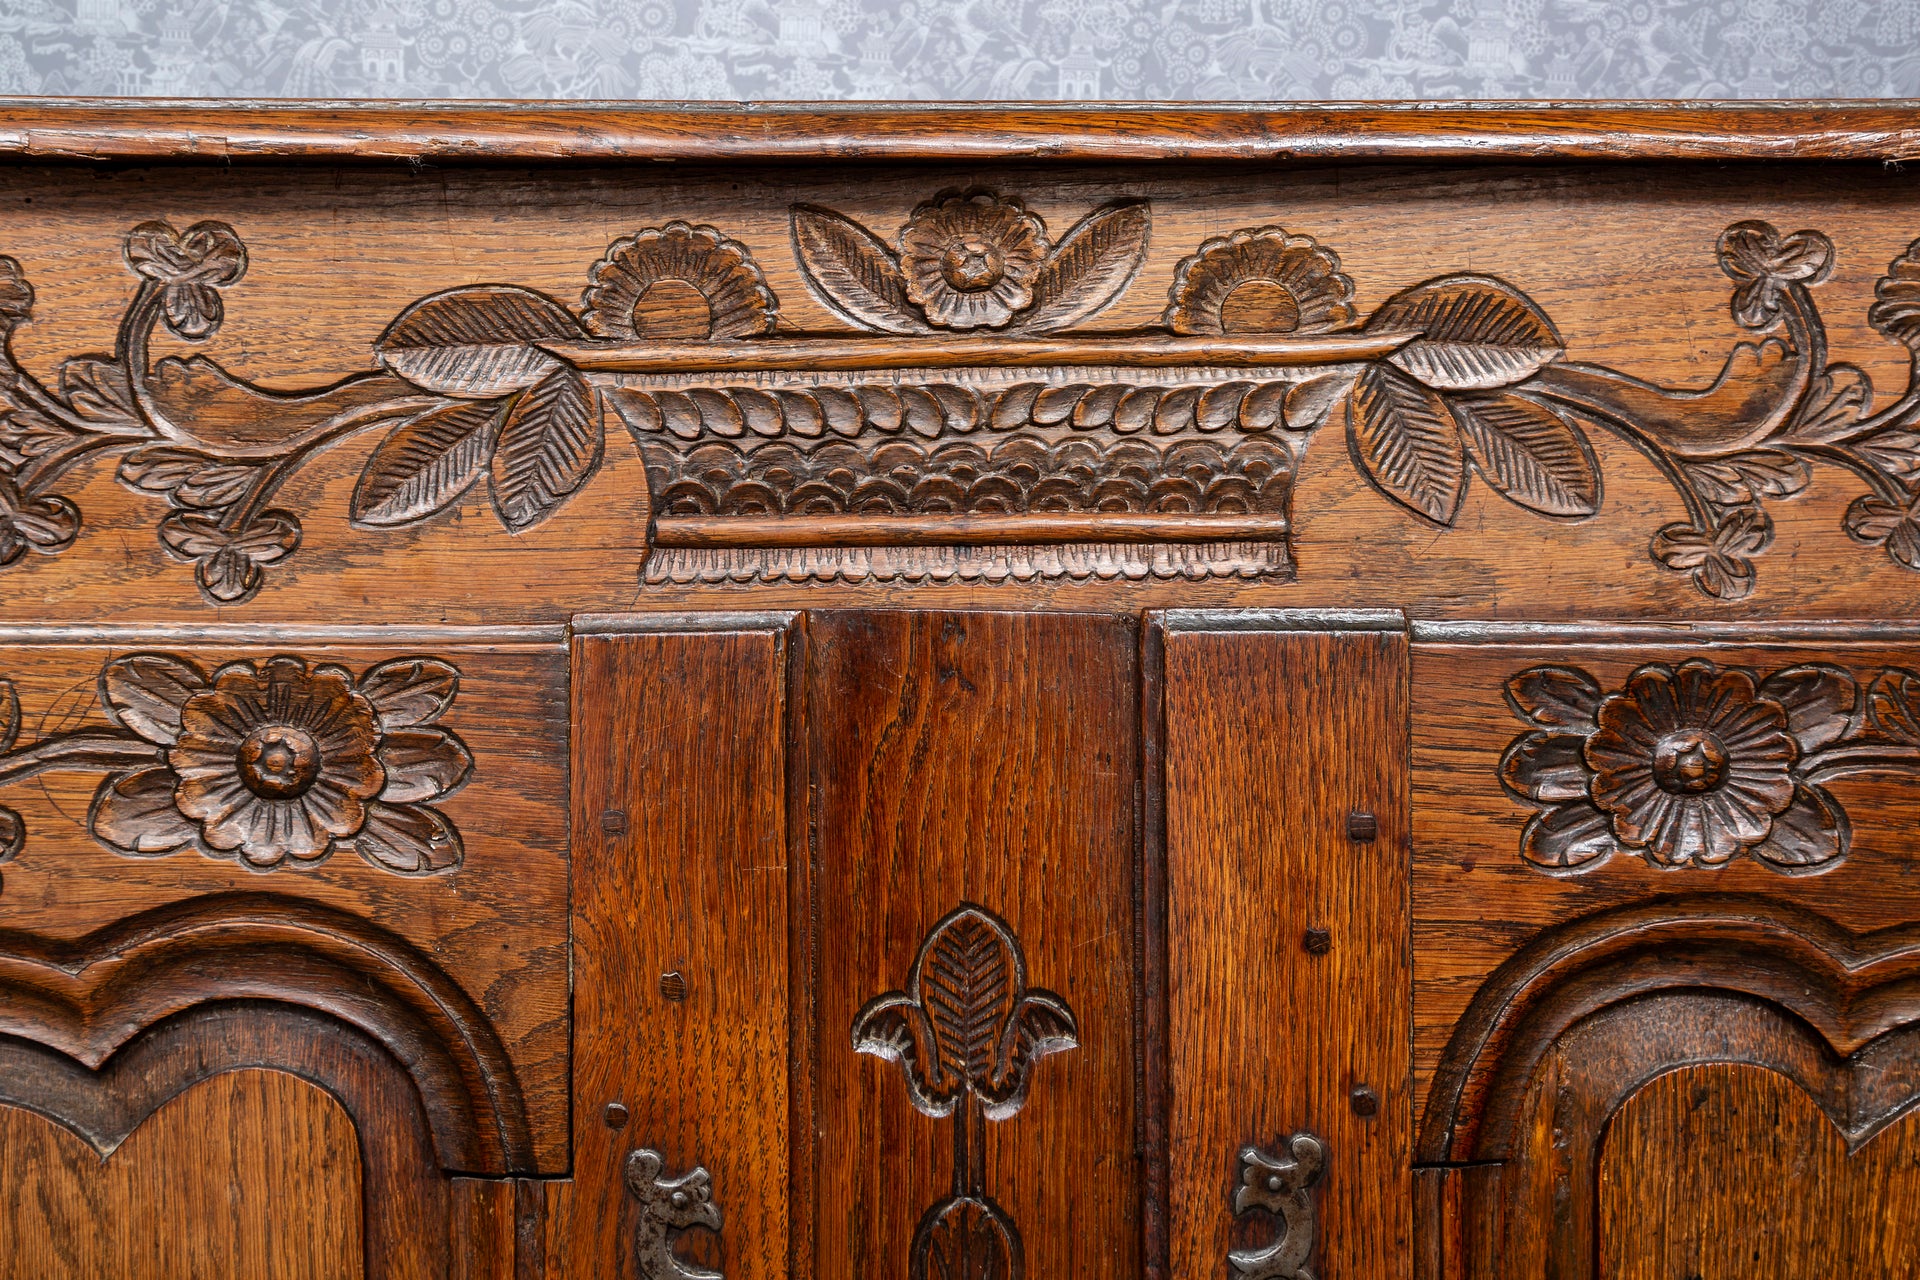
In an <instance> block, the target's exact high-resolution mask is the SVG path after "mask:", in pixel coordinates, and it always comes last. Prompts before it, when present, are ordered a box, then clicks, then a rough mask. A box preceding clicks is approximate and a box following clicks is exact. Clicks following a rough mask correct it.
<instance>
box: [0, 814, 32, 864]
mask: <svg viewBox="0 0 1920 1280" xmlns="http://www.w3.org/2000/svg"><path fill="white" fill-rule="evenodd" d="M26 843H27V824H26V823H25V822H23V821H21V819H20V815H19V814H17V813H15V812H14V811H13V810H11V809H9V808H7V807H6V806H5V805H0V862H7V861H9V860H11V859H12V858H13V857H14V856H15V855H16V854H18V853H19V852H20V850H21V849H22V848H23V847H24V846H25V845H26Z"/></svg>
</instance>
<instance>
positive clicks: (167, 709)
mask: <svg viewBox="0 0 1920 1280" xmlns="http://www.w3.org/2000/svg"><path fill="white" fill-rule="evenodd" d="M206 687H207V675H206V672H204V671H202V670H200V668H198V667H196V666H194V665H193V664H192V663H190V662H188V661H186V660H185V659H184V658H176V657H174V656H173V655H171V654H166V653H131V654H128V655H127V656H126V657H124V658H115V659H114V660H113V661H112V662H109V663H108V664H107V665H106V667H105V668H104V669H103V670H102V671H101V672H100V701H101V703H102V704H103V705H104V706H105V707H106V710H107V715H108V716H109V717H110V718H111V719H112V720H113V722H114V723H115V724H118V725H122V726H124V727H126V728H128V729H131V730H133V731H134V732H135V733H137V734H139V735H140V736H141V737H143V738H145V739H146V740H147V741H148V742H151V743H155V744H157V745H159V746H163V747H170V746H172V745H173V744H174V743H175V742H178V741H179V739H180V709H181V708H182V707H184V706H186V705H187V699H189V698H191V697H192V696H193V695H194V694H196V693H199V692H200V691H201V690H203V689H205V688H206Z"/></svg>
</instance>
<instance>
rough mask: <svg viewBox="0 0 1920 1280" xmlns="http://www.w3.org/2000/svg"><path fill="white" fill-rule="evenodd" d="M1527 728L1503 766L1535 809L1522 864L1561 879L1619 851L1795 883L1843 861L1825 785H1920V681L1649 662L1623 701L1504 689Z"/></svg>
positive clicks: (1569, 670) (1821, 670) (1560, 670)
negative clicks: (1768, 874) (1781, 876)
mask: <svg viewBox="0 0 1920 1280" xmlns="http://www.w3.org/2000/svg"><path fill="white" fill-rule="evenodd" d="M1506 696H1507V703H1508V705H1509V706H1510V707H1512V709H1513V712H1514V714H1515V715H1517V716H1519V717H1520V719H1521V720H1522V721H1524V722H1525V723H1526V724H1527V725H1528V726H1529V729H1528V731H1527V732H1525V733H1522V734H1520V735H1519V736H1517V737H1515V738H1514V740H1513V741H1512V742H1511V743H1510V744H1509V745H1508V747H1507V749H1506V751H1505V753H1504V754H1503V755H1502V756H1501V758H1500V780H1501V783H1502V785H1504V786H1505V787H1506V789H1507V790H1508V792H1510V793H1511V794H1513V795H1514V796H1516V797H1518V798H1520V799H1522V800H1524V801H1526V802H1528V803H1529V804H1531V805H1533V806H1535V807H1536V808H1537V809H1538V812H1537V813H1536V814H1535V815H1534V816H1533V817H1532V818H1530V819H1529V820H1528V821H1527V825H1526V827H1525V829H1524V830H1523V831H1522V832H1521V836H1520V853H1521V856H1522V857H1524V858H1525V859H1526V860H1527V861H1528V862H1529V863H1531V864H1532V865H1533V866H1535V867H1538V868H1539V869H1541V870H1542V871H1546V872H1549V873H1553V874H1579V873H1582V872H1586V871H1591V870H1593V869H1594V868H1596V867H1598V866H1599V865H1600V864H1601V863H1602V862H1604V861H1605V860H1606V859H1607V858H1608V857H1609V856H1610V855H1612V854H1613V853H1615V852H1617V851H1619V850H1622V849H1624V850H1628V851H1630V852H1634V853H1638V854H1640V855H1641V856H1642V857H1644V858H1645V859H1646V860H1647V862H1648V864H1649V865H1652V866H1656V867H1678V866H1696V867H1716V866H1723V865H1725V864H1726V863H1727V862H1730V861H1732V860H1733V859H1735V858H1737V857H1740V856H1741V855H1745V856H1747V857H1750V858H1752V859H1754V860H1755V861H1756V862H1758V863H1760V864H1761V865H1762V866H1765V867H1769V868H1771V869H1773V870H1775V871H1780V872H1784V873H1788V874H1805V873H1809V872H1818V871H1822V870H1826V869H1828V868H1831V867H1833V866H1835V865H1837V864H1838V863H1839V862H1840V860H1841V859H1842V858H1844V857H1845V856H1846V853H1847V848H1848V845H1849V843H1850V841H1851V839H1852V825H1851V823H1850V822H1849V821H1848V818H1847V813H1846V810H1845V809H1844V808H1843V807H1842V806H1841V804H1840V802H1839V800H1838V799H1837V798H1836V797H1835V796H1834V795H1833V793H1832V792H1831V791H1829V790H1828V789H1827V787H1826V786H1825V784H1826V783H1828V782H1830V781H1832V780H1833V779H1836V778H1843V777H1847V776H1849V775H1852V774H1861V773H1879V774H1907V775H1912V774H1915V773H1920V674H1916V673H1915V672H1912V671H1908V670H1905V669H1904V668H1898V667H1889V668H1885V669H1882V670H1880V671H1876V672H1874V673H1872V674H1871V675H1868V676H1865V677H1864V678H1862V677H1856V676H1855V675H1854V674H1853V673H1851V672H1849V671H1846V670H1843V669H1841V668H1839V667H1836V666H1831V665H1827V664H1821V663H1808V664H1802V665H1799V666H1793V667H1787V668H1784V669H1782V670H1779V671H1774V672H1771V673H1768V674H1766V675H1765V676H1764V677H1763V676H1762V675H1761V674H1760V673H1759V672H1756V671H1752V670H1749V669H1747V668H1744V667H1722V666H1719V665H1717V664H1715V663H1713V662H1710V661H1707V660H1705V659H1699V658H1695V659H1689V660H1687V661H1685V662H1681V663H1679V664H1677V665H1668V664H1665V663H1648V664H1646V665H1644V666H1642V667H1640V668H1639V669H1638V670H1636V671H1634V672H1633V674H1632V675H1630V676H1629V677H1628V678H1627V680H1626V681H1625V683H1624V685H1623V686H1622V687H1621V688H1620V689H1618V690H1614V691H1611V692H1609V691H1606V690H1603V689H1602V688H1601V686H1600V683H1599V682H1598V681H1597V680H1595V679H1594V678H1593V676H1591V675H1590V674H1588V673H1587V672H1585V671H1583V670H1581V669H1579V668H1577V667H1566V666H1539V667H1530V668H1528V669H1527V670H1525V671H1522V672H1519V673H1518V674H1516V675H1515V676H1514V677H1513V678H1512V679H1510V680H1509V681H1508V682H1507V688H1506Z"/></svg>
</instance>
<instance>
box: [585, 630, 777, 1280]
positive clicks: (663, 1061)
mask: <svg viewBox="0 0 1920 1280" xmlns="http://www.w3.org/2000/svg"><path fill="white" fill-rule="evenodd" d="M715 625H716V627H721V628H724V627H725V626H727V625H729V624H725V623H716V624H715ZM730 625H731V626H733V627H735V628H737V629H732V630H727V629H716V630H712V631H701V630H693V631H685V632H666V633H641V634H624V635H622V634H608V635H584V636H579V637H577V638H576V640H575V648H574V709H575V710H574V725H575V737H574V750H573V762H574V775H573V777H574V783H573V786H574V791H573V794H574V805H573V823H574V888H573V893H574V911H573V931H574V974H575V978H574V1018H575V1038H574V1044H575V1050H574V1052H575V1058H574V1062H575V1094H574V1117H573V1133H574V1170H575V1181H574V1188H573V1193H572V1196H571V1197H570V1206H569V1207H570V1212H571V1215H572V1226H571V1232H570V1235H571V1240H570V1242H569V1248H568V1250H567V1258H568V1266H569V1268H570V1269H569V1271H568V1273H567V1274H568V1275H569V1276H575V1277H602V1276H605V1277H614V1276H626V1275H629V1274H631V1268H632V1258H631V1256H630V1255H631V1251H632V1248H633V1245H632V1230H633V1223H634V1221H635V1219H636V1206H635V1204H634V1202H633V1201H632V1200H631V1199H630V1198H629V1197H628V1195H627V1193H626V1190H625V1186H624V1183H623V1178H622V1170H623V1166H624V1163H625V1161H626V1159H627V1156H628V1153H629V1152H631V1151H633V1150H635V1149H637V1148H641V1147H649V1148H652V1149H654V1150H656V1151H658V1152H660V1154H661V1155H662V1156H663V1157H664V1161H665V1166H666V1168H665V1172H666V1173H667V1174H668V1175H678V1174H680V1173H682V1172H684V1171H685V1170H687V1169H689V1168H691V1167H692V1166H694V1165H703V1166H705V1167H706V1168H707V1169H708V1171H709V1172H710V1173H711V1174H712V1191H713V1196H714V1199H715V1201H716V1202H717V1203H718V1204H719V1205H720V1208H721V1211H722V1214H723V1215H724V1222H723V1229H722V1231H721V1233H720V1238H719V1241H718V1242H717V1245H716V1242H715V1241H714V1240H713V1239H712V1238H711V1236H710V1234H709V1233H707V1232H702V1231H692V1232H689V1233H687V1235H686V1236H685V1237H683V1239H682V1240H681V1242H680V1245H679V1248H680V1250H681V1251H682V1253H683V1255H684V1256H686V1257H688V1258H690V1259H698V1260H700V1261H702V1262H705V1263H707V1264H709V1265H719V1266H721V1267H722V1268H723V1269H724V1270H725V1272H726V1274H727V1276H728V1277H729V1280H773V1278H774V1277H784V1276H785V1275H786V1274H787V1261H788V1256H787V1255H788V1243H787V1233H788V1198H787V1192H788V1182H787V1178H788V1168H789V1165H788V1145H787V1144H788V1140H789V1120H788V1108H789V1081H788V1069H787V1068H788V1055H789V1042H788V1022H787V1017H788V997H789V980H788V929H787V923H788V882H787V836H786V778H785V769H786V759H785V750H786V746H785V697H786V694H785V656H784V651H785V646H786V644H787V633H786V630H785V628H784V626H783V625H777V624H772V623H768V622H766V621H765V620H764V619H759V620H756V619H755V618H752V617H743V618H742V619H740V620H737V621H736V622H734V623H732V624H730ZM612 1104H618V1105H619V1106H621V1107H624V1108H626V1112H627V1115H626V1118H625V1119H624V1121H623V1120H622V1119H621V1117H620V1116H619V1114H618V1113H617V1112H616V1113H614V1114H613V1115H612V1117H611V1118H610V1116H609V1112H608V1108H609V1106H610V1105H612ZM616 1126H617V1127H616ZM616 1226H617V1228H618V1229H616Z"/></svg>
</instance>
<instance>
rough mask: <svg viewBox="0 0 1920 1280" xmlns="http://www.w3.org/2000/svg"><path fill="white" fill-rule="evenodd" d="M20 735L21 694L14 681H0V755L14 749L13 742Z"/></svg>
mask: <svg viewBox="0 0 1920 1280" xmlns="http://www.w3.org/2000/svg"><path fill="white" fill-rule="evenodd" d="M19 735H20V694H19V693H18V692H17V691H16V690H15V689H14V687H13V681H11V680H0V755H4V754H5V753H7V752H8V751H11V750H12V749H13V740H14V739H15V738H17V737H18V736H19Z"/></svg>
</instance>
